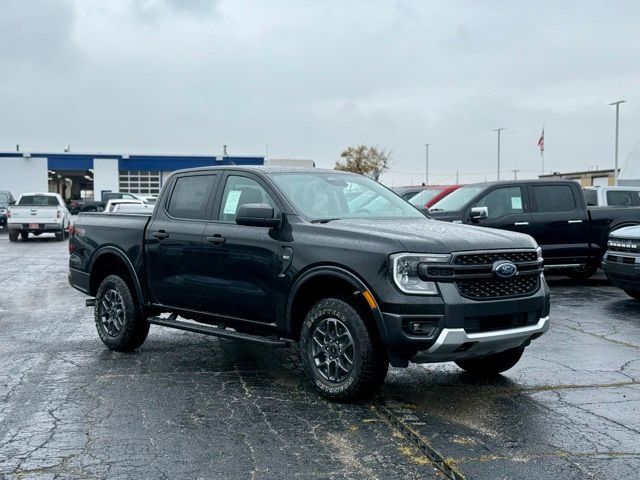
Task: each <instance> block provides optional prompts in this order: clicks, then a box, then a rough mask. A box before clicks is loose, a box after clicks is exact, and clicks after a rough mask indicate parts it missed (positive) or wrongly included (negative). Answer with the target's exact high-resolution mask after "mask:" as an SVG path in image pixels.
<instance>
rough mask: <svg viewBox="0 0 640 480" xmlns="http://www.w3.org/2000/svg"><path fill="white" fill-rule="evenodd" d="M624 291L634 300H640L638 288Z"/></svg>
mask: <svg viewBox="0 0 640 480" xmlns="http://www.w3.org/2000/svg"><path fill="white" fill-rule="evenodd" d="M624 293H626V294H627V295H629V296H630V297H631V298H635V299H636V300H640V291H638V290H625V291H624Z"/></svg>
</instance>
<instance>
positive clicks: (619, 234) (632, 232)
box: [609, 225, 640, 240]
mask: <svg viewBox="0 0 640 480" xmlns="http://www.w3.org/2000/svg"><path fill="white" fill-rule="evenodd" d="M609 236H610V237H611V238H622V239H625V240H640V226H637V225H636V226H633V227H623V228H619V229H618V230H614V231H613V232H611V233H610V235H609Z"/></svg>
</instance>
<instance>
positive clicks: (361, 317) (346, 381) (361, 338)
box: [300, 297, 389, 401]
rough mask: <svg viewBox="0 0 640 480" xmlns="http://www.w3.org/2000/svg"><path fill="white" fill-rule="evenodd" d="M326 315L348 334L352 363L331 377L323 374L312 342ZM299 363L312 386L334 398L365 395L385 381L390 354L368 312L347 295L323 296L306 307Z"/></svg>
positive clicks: (348, 398)
mask: <svg viewBox="0 0 640 480" xmlns="http://www.w3.org/2000/svg"><path fill="white" fill-rule="evenodd" d="M325 319H337V320H339V322H341V325H343V326H344V327H346V329H347V330H348V333H349V334H350V335H351V340H352V345H353V347H352V352H353V357H352V358H353V363H352V365H351V370H350V371H349V373H348V374H347V376H346V377H345V378H343V379H341V380H340V381H332V380H329V379H327V378H325V377H324V376H323V374H322V373H321V372H320V370H319V368H318V367H317V366H316V362H315V360H314V357H313V347H312V342H314V337H313V336H314V333H316V330H317V327H318V326H319V325H321V324H322V323H323V320H325ZM300 353H301V356H302V364H303V366H304V369H305V372H306V373H307V376H308V377H309V379H310V380H311V383H312V385H313V386H314V388H315V389H316V390H317V391H318V392H319V393H320V394H321V395H322V396H324V397H325V398H327V399H330V400H336V401H352V400H358V399H364V398H366V397H368V396H370V395H372V394H373V393H375V392H376V391H377V390H378V389H379V388H380V385H382V383H383V382H384V379H385V377H386V376H387V370H388V369H389V358H388V355H387V352H386V349H385V348H384V346H383V345H382V342H381V341H380V337H379V335H378V333H377V331H376V328H375V325H374V324H373V320H372V319H371V316H370V315H369V314H368V312H366V311H364V309H363V308H362V307H361V306H360V305H358V304H357V302H354V301H353V299H352V298H349V297H337V298H325V299H323V300H320V301H319V302H317V303H316V304H314V305H313V306H312V307H311V309H310V310H309V311H308V313H307V316H306V318H305V320H304V323H303V325H302V332H301V334H300Z"/></svg>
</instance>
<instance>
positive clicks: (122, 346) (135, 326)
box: [94, 275, 149, 352]
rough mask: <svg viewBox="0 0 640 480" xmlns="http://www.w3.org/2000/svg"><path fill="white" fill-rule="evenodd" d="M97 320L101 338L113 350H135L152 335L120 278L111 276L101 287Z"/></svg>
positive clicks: (98, 296) (96, 311)
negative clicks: (149, 334) (148, 335)
mask: <svg viewBox="0 0 640 480" xmlns="http://www.w3.org/2000/svg"><path fill="white" fill-rule="evenodd" d="M94 318H95V322H96V329H97V330H98V335H99V336H100V339H101V340H102V343H104V344H105V345H106V346H107V348H109V349H110V350H115V351H118V352H130V351H132V350H135V349H136V348H138V347H139V346H141V345H142V344H143V343H144V341H145V340H146V338H147V334H148V333H149V323H147V320H146V318H145V317H144V316H143V315H142V312H141V309H140V307H139V306H138V305H136V304H135V303H134V301H133V296H132V295H131V290H130V289H129V286H128V285H127V282H125V281H124V280H123V279H122V278H121V277H119V276H117V275H109V276H108V277H107V278H105V279H104V280H103V281H102V283H101V284H100V287H98V293H97V294H96V305H95V307H94Z"/></svg>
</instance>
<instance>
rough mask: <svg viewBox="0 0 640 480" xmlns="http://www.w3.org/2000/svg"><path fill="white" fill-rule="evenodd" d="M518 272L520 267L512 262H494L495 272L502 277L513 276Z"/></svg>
mask: <svg viewBox="0 0 640 480" xmlns="http://www.w3.org/2000/svg"><path fill="white" fill-rule="evenodd" d="M516 273H518V267H516V266H515V264H513V263H511V262H496V263H494V264H493V274H494V275H495V276H496V277H500V278H511V277H513V276H514V275H515V274H516Z"/></svg>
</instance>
